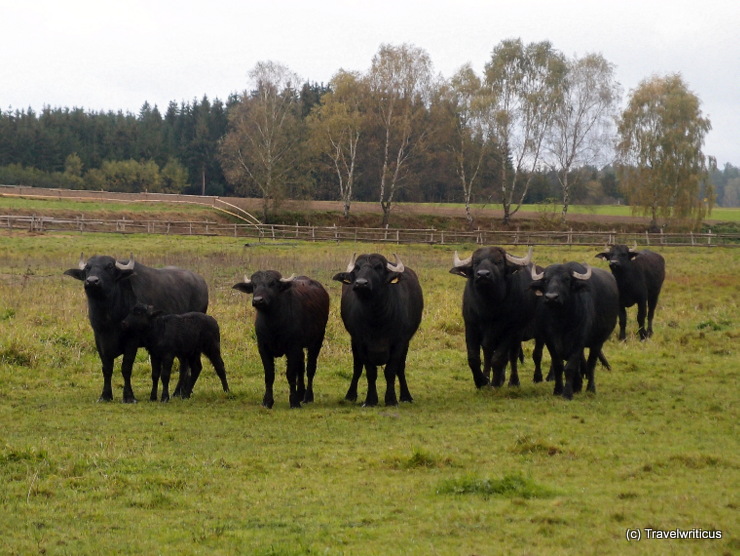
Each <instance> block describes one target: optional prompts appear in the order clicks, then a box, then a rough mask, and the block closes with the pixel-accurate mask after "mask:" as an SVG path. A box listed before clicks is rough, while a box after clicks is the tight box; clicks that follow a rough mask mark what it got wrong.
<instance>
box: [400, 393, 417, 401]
mask: <svg viewBox="0 0 740 556" xmlns="http://www.w3.org/2000/svg"><path fill="white" fill-rule="evenodd" d="M401 401H402V402H404V403H413V401H414V398H412V397H411V394H409V395H408V396H401Z"/></svg>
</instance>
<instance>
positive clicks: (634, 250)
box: [630, 242, 637, 253]
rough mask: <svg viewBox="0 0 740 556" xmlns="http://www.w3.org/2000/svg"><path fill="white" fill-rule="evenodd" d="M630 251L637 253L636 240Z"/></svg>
mask: <svg viewBox="0 0 740 556" xmlns="http://www.w3.org/2000/svg"><path fill="white" fill-rule="evenodd" d="M630 253H637V242H635V246H634V247H630Z"/></svg>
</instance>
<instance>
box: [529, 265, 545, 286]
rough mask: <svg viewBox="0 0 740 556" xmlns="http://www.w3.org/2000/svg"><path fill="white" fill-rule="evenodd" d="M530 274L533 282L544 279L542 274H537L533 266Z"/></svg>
mask: <svg viewBox="0 0 740 556" xmlns="http://www.w3.org/2000/svg"><path fill="white" fill-rule="evenodd" d="M530 272H531V274H532V280H533V281H535V282H537V281H539V280H542V279H543V278H544V277H545V273H544V272H537V267H536V266H535V265H532V269H531V271H530Z"/></svg>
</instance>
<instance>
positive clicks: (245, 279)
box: [244, 274, 252, 284]
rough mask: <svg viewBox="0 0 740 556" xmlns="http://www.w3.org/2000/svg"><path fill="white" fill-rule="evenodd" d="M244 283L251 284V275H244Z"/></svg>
mask: <svg viewBox="0 0 740 556" xmlns="http://www.w3.org/2000/svg"><path fill="white" fill-rule="evenodd" d="M244 283H245V284H251V283H252V281H251V280H250V279H249V276H247V275H246V274H245V275H244Z"/></svg>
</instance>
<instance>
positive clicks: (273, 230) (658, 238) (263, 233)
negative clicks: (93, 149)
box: [0, 215, 740, 247]
mask: <svg viewBox="0 0 740 556" xmlns="http://www.w3.org/2000/svg"><path fill="white" fill-rule="evenodd" d="M0 228H4V229H9V230H28V231H31V232H52V231H53V232H62V231H74V232H107V233H120V234H133V233H146V234H165V235H168V234H169V235H198V236H230V237H234V238H243V239H249V240H256V241H257V242H274V241H334V242H341V241H351V242H371V243H396V244H407V243H410V244H413V243H416V244H421V243H425V244H440V245H445V244H453V245H455V244H464V243H472V244H477V245H490V244H501V245H605V244H614V243H624V244H629V245H632V244H634V243H637V244H639V245H644V246H649V245H653V246H661V245H663V246H697V247H698V246H704V247H740V234H714V233H711V232H710V233H701V234H699V233H691V232H689V233H672V234H668V233H655V234H649V233H647V232H645V233H634V232H617V231H600V232H585V231H574V230H569V231H525V230H512V231H499V230H483V229H479V230H475V231H467V232H463V231H452V230H437V229H434V228H425V229H401V228H359V227H338V226H323V227H322V226H297V225H296V226H290V225H277V224H275V225H273V224H244V223H235V224H228V223H221V222H208V221H162V220H130V219H126V218H121V219H115V220H101V219H88V218H84V217H82V216H80V217H76V218H74V219H64V218H56V217H47V216H15V215H0Z"/></svg>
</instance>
